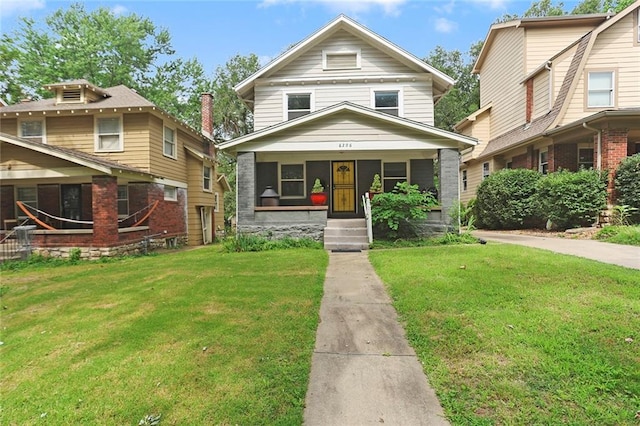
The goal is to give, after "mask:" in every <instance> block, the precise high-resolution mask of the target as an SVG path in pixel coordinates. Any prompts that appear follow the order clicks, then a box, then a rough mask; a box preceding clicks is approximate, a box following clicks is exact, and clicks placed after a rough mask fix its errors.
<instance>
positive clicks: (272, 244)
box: [222, 233, 322, 253]
mask: <svg viewBox="0 0 640 426" xmlns="http://www.w3.org/2000/svg"><path fill="white" fill-rule="evenodd" d="M222 247H223V250H224V251H226V252H228V253H233V252H248V251H268V250H281V249H290V248H314V249H319V248H322V243H321V242H318V241H315V240H312V239H311V238H290V237H285V238H280V239H270V238H267V237H265V236H262V235H255V234H241V233H240V234H237V235H232V236H229V237H227V238H225V240H224V241H223V242H222Z"/></svg>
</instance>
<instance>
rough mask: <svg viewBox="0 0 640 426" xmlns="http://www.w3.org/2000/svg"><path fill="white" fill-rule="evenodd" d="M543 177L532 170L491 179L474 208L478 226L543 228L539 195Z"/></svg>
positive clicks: (501, 173) (504, 173)
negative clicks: (541, 226)
mask: <svg viewBox="0 0 640 426" xmlns="http://www.w3.org/2000/svg"><path fill="white" fill-rule="evenodd" d="M541 176H542V175H541V174H540V173H539V172H537V171H534V170H528V169H504V170H500V171H498V172H496V173H493V174H491V175H489V176H487V178H486V179H485V180H483V181H482V183H481V184H480V186H479V187H478V193H477V197H476V201H475V205H474V207H473V209H474V215H475V218H476V220H477V225H478V226H479V227H481V228H489V229H520V228H529V227H534V226H540V220H539V218H540V215H539V213H538V201H537V198H536V197H535V192H536V184H537V183H538V181H539V180H540V178H541Z"/></svg>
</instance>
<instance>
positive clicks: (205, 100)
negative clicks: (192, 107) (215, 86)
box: [201, 93, 213, 139]
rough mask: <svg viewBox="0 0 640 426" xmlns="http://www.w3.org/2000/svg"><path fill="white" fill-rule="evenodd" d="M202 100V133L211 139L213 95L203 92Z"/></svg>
mask: <svg viewBox="0 0 640 426" xmlns="http://www.w3.org/2000/svg"><path fill="white" fill-rule="evenodd" d="M201 101H202V109H201V114H202V134H203V135H205V136H206V137H208V138H209V139H213V95H212V94H211V93H203V94H202V97H201Z"/></svg>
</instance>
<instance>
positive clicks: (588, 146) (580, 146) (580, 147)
mask: <svg viewBox="0 0 640 426" xmlns="http://www.w3.org/2000/svg"><path fill="white" fill-rule="evenodd" d="M583 149H588V150H591V152H592V154H591V163H586V162H580V151H581V150H583ZM576 155H577V160H578V170H580V166H583V165H586V164H591V166H590V167H591V168H595V166H596V165H595V159H596V157H595V155H596V152H595V149H594V148H593V144H590V143H582V144H578V152H577V153H576ZM585 169H588V167H585Z"/></svg>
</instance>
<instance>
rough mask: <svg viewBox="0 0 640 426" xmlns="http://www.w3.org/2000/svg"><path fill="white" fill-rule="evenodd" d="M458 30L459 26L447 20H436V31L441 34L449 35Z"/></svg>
mask: <svg viewBox="0 0 640 426" xmlns="http://www.w3.org/2000/svg"><path fill="white" fill-rule="evenodd" d="M457 28H458V24H457V23H455V22H453V21H451V20H449V19H447V18H438V19H436V27H435V29H436V31H437V32H439V33H445V34H449V33H452V32H453V31H455V30H456V29H457Z"/></svg>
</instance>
